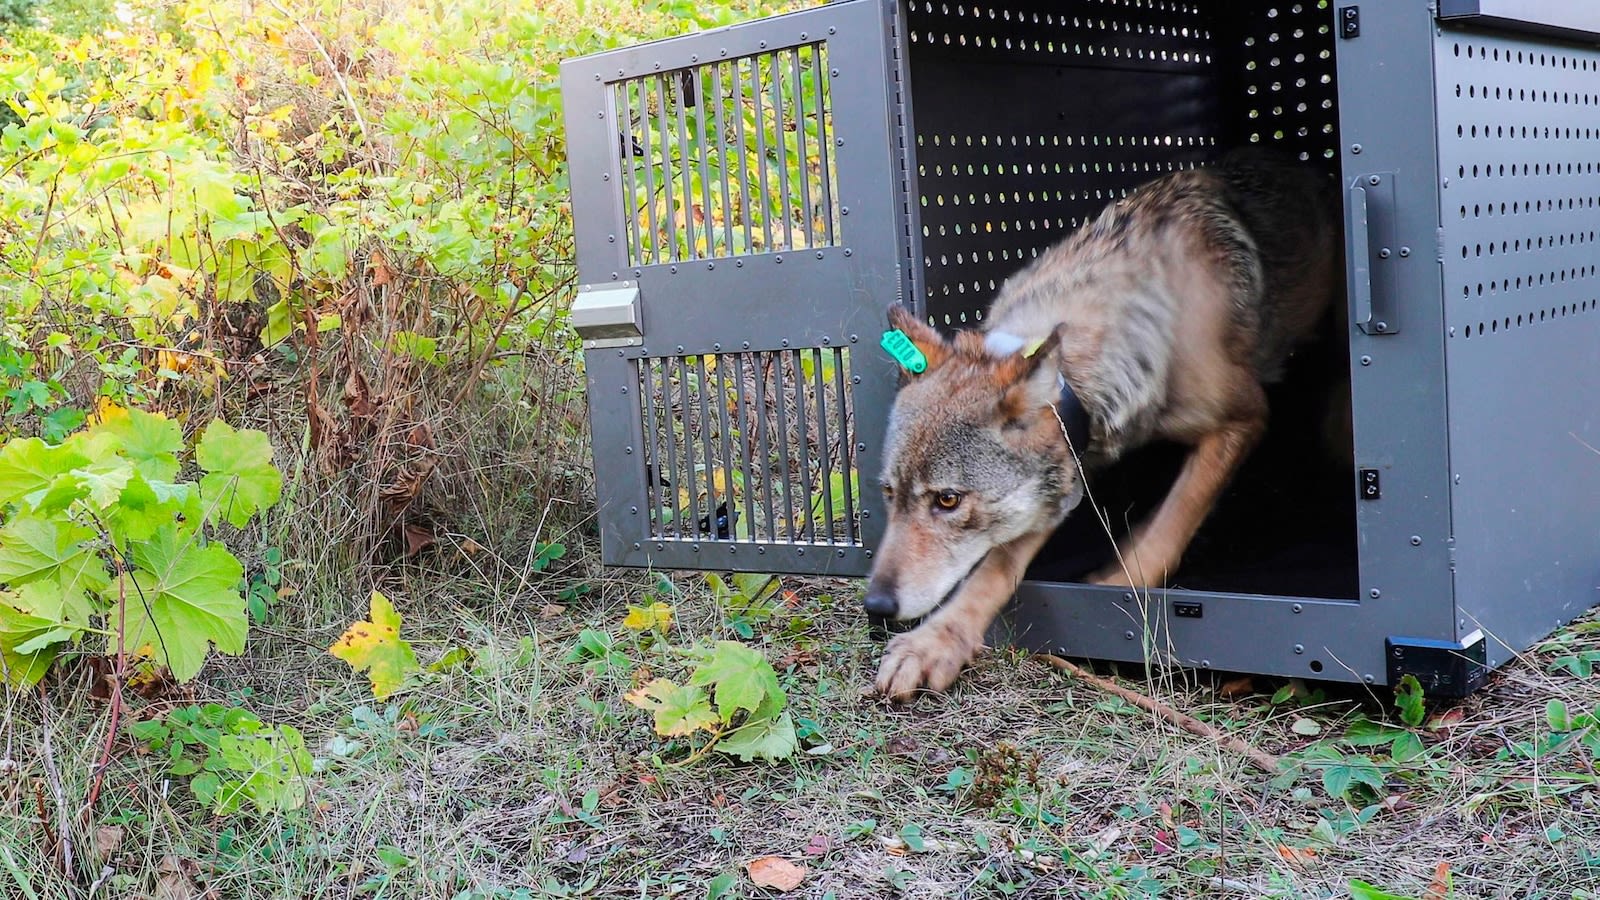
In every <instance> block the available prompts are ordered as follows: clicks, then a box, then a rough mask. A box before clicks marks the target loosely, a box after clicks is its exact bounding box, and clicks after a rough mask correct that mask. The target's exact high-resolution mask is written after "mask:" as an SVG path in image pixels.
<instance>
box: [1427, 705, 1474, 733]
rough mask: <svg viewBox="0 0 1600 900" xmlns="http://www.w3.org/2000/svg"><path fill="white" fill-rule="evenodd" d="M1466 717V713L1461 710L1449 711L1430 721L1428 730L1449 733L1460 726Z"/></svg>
mask: <svg viewBox="0 0 1600 900" xmlns="http://www.w3.org/2000/svg"><path fill="white" fill-rule="evenodd" d="M1466 717H1467V716H1466V713H1464V712H1462V711H1461V710H1459V709H1447V710H1445V711H1444V712H1442V713H1440V714H1438V715H1437V716H1434V717H1433V718H1431V719H1429V720H1428V730H1429V731H1449V730H1450V729H1452V728H1454V727H1456V726H1457V725H1460V724H1461V720H1462V719H1465V718H1466Z"/></svg>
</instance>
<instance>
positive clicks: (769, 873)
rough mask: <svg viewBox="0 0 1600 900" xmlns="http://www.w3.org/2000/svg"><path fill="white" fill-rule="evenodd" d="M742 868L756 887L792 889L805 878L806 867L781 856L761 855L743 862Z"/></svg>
mask: <svg viewBox="0 0 1600 900" xmlns="http://www.w3.org/2000/svg"><path fill="white" fill-rule="evenodd" d="M744 870H745V872H746V873H748V874H749V875H750V880H751V881H752V882H754V883H755V885H756V887H768V888H773V889H775V890H779V891H792V890H794V889H795V888H797V887H799V886H800V882H802V881H805V880H806V867H805V866H797V865H795V864H794V863H792V862H789V861H788V860H787V859H784V858H783V857H781V856H763V857H761V858H760V859H752V860H750V861H749V862H747V863H745V866H744Z"/></svg>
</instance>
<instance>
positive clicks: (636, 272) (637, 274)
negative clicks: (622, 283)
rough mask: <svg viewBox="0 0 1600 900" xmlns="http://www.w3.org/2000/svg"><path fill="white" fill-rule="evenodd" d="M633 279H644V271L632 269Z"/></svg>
mask: <svg viewBox="0 0 1600 900" xmlns="http://www.w3.org/2000/svg"><path fill="white" fill-rule="evenodd" d="M633 277H635V278H643V277H644V270H643V269H634V270H633Z"/></svg>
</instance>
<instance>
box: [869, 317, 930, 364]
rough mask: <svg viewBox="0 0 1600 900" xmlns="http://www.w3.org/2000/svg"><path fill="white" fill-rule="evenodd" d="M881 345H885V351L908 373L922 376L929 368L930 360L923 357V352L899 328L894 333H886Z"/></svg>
mask: <svg viewBox="0 0 1600 900" xmlns="http://www.w3.org/2000/svg"><path fill="white" fill-rule="evenodd" d="M880 343H882V344H883V349H885V350H887V351H888V352H889V355H890V356H892V357H894V361H895V362H897V363H899V364H900V365H901V366H902V367H903V368H905V369H906V371H909V372H915V373H918V374H921V373H922V372H923V371H924V370H925V369H927V368H928V358H927V357H926V356H923V355H922V351H921V350H918V349H917V345H916V344H913V343H911V338H908V337H906V333H905V332H904V331H901V330H900V329H898V328H896V329H895V330H893V331H885V332H884V333H883V340H882V341H881V342H880Z"/></svg>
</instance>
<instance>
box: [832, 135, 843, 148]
mask: <svg viewBox="0 0 1600 900" xmlns="http://www.w3.org/2000/svg"><path fill="white" fill-rule="evenodd" d="M833 145H834V146H835V147H843V146H844V138H841V137H836V138H834V139H833Z"/></svg>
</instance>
